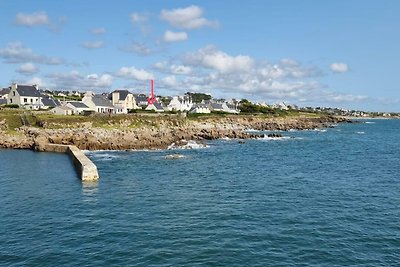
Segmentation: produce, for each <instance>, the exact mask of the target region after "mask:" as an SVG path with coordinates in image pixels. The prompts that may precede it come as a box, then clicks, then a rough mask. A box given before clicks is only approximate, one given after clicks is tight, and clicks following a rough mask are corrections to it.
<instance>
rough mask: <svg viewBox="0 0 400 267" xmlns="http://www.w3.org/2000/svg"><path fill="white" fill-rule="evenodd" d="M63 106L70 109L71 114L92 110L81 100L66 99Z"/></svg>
mask: <svg viewBox="0 0 400 267" xmlns="http://www.w3.org/2000/svg"><path fill="white" fill-rule="evenodd" d="M65 106H66V107H68V108H70V109H71V110H72V113H73V114H84V113H85V112H87V111H92V109H90V108H89V107H88V106H87V105H85V103H83V102H81V101H68V102H66V103H65Z"/></svg>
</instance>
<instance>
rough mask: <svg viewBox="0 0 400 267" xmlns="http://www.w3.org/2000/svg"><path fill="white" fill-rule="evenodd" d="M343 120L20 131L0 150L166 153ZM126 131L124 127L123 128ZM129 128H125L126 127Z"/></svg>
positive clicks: (0, 142)
mask: <svg viewBox="0 0 400 267" xmlns="http://www.w3.org/2000/svg"><path fill="white" fill-rule="evenodd" d="M346 121H348V120H347V119H345V118H341V117H331V116H326V117H315V118H305V117H304V118H303V117H295V118H291V117H286V118H266V117H260V116H231V117H208V118H207V117H206V118H201V119H196V120H190V119H182V118H162V119H159V120H157V121H156V123H155V122H154V121H150V120H149V121H146V119H143V120H142V121H141V123H142V125H141V126H140V127H134V128H129V127H128V125H130V123H129V122H126V121H123V122H120V124H119V125H113V124H111V125H110V127H109V129H108V128H107V129H105V128H96V127H93V126H88V125H87V123H86V124H84V125H75V126H66V127H65V128H59V129H51V128H49V129H48V128H40V127H38V128H37V127H25V126H24V127H21V128H20V129H18V133H17V135H9V134H6V133H5V132H1V133H0V147H3V148H25V149H26V148H29V149H35V150H38V151H45V150H46V144H62V145H75V146H77V147H78V148H79V149H83V150H102V149H104V150H128V149H156V148H161V149H165V148H167V147H168V146H169V145H171V144H172V143H175V144H179V142H181V140H198V141H200V140H213V139H219V138H223V137H228V138H237V139H246V138H254V137H256V136H255V135H254V134H252V133H249V132H246V131H245V130H247V129H255V130H269V131H275V130H280V131H287V130H290V129H296V130H305V129H316V128H323V127H329V126H331V125H333V124H336V123H340V122H346ZM122 124H123V125H124V127H121V125H122ZM125 126H126V127H125Z"/></svg>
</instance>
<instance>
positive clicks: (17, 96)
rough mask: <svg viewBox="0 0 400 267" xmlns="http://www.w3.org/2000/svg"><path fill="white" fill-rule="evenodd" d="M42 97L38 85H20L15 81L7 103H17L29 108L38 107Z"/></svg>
mask: <svg viewBox="0 0 400 267" xmlns="http://www.w3.org/2000/svg"><path fill="white" fill-rule="evenodd" d="M40 97H41V96H40V92H39V90H38V87H37V85H18V84H16V83H13V84H12V85H11V87H10V92H9V93H8V100H7V104H16V105H19V106H20V107H25V108H28V109H37V108H38V107H39V103H40V101H39V98H40Z"/></svg>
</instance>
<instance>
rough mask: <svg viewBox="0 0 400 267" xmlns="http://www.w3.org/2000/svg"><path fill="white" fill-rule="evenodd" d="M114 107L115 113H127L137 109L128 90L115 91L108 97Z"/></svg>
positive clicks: (133, 98)
mask: <svg viewBox="0 0 400 267" xmlns="http://www.w3.org/2000/svg"><path fill="white" fill-rule="evenodd" d="M108 98H109V99H110V100H111V102H112V104H113V105H114V107H115V113H124V114H126V113H128V111H129V110H132V109H138V106H137V105H136V100H135V97H134V96H133V94H132V93H131V92H129V91H128V90H115V91H114V92H112V93H111V94H110V95H109V97H108Z"/></svg>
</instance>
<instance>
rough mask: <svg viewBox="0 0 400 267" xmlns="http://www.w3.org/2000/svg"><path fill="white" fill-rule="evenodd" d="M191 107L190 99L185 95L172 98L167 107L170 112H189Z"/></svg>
mask: <svg viewBox="0 0 400 267" xmlns="http://www.w3.org/2000/svg"><path fill="white" fill-rule="evenodd" d="M192 107H193V102H192V100H191V98H190V97H189V96H187V95H185V96H183V97H180V96H174V97H173V98H172V100H171V102H170V103H169V104H168V106H167V110H170V111H189V110H190V109H191V108H192Z"/></svg>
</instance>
